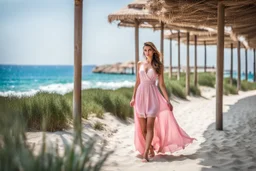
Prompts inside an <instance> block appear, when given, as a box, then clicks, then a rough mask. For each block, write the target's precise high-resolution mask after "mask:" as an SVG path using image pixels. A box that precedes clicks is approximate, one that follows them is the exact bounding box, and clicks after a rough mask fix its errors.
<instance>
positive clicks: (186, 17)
mask: <svg viewBox="0 0 256 171" xmlns="http://www.w3.org/2000/svg"><path fill="white" fill-rule="evenodd" d="M218 2H219V1H218V0H191V1H188V0H149V1H148V2H147V4H146V6H145V7H146V8H147V9H149V10H150V11H151V13H152V15H154V16H155V17H158V19H159V20H161V21H163V22H165V23H169V24H174V25H177V26H182V27H184V26H185V27H191V26H193V27H210V28H212V29H215V30H216V28H217V7H218ZM221 2H222V3H223V4H224V5H225V26H228V27H230V28H231V33H230V35H231V37H232V39H233V40H235V41H237V40H238V39H239V36H243V37H244V39H245V40H246V42H245V41H244V42H243V41H242V42H243V43H244V45H245V46H247V48H248V47H251V48H256V19H255V18H256V0H239V1H234V0H222V1H221ZM240 40H241V39H240Z"/></svg>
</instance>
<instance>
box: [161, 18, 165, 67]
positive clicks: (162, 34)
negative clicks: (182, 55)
mask: <svg viewBox="0 0 256 171" xmlns="http://www.w3.org/2000/svg"><path fill="white" fill-rule="evenodd" d="M160 36H161V42H160V52H161V55H162V63H163V66H164V23H163V22H162V21H161V35H160Z"/></svg>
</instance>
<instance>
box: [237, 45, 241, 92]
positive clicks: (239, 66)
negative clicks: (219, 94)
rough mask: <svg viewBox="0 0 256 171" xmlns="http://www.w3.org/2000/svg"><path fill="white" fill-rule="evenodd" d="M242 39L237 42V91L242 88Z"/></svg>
mask: <svg viewBox="0 0 256 171" xmlns="http://www.w3.org/2000/svg"><path fill="white" fill-rule="evenodd" d="M240 46H241V43H240V41H238V42H237V91H239V90H240V89H241V53H240Z"/></svg>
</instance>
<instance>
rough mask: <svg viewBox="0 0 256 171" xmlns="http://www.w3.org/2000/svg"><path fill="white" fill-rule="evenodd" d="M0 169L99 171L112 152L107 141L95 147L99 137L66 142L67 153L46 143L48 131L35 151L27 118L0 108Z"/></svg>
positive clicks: (13, 170)
mask: <svg viewBox="0 0 256 171" xmlns="http://www.w3.org/2000/svg"><path fill="white" fill-rule="evenodd" d="M0 115H1V117H0V170H3V171H4V170H6V171H7V170H8V171H17V170H18V171H21V170H22V171H31V170H42V171H43V170H52V171H53V170H54V171H70V170H73V171H99V170H101V168H102V166H103V164H104V162H105V161H106V159H107V158H108V157H109V155H110V154H111V153H112V151H106V150H105V144H103V145H102V147H101V148H96V142H97V141H98V140H97V139H96V137H93V138H91V139H89V140H88V141H86V142H84V143H82V144H80V145H77V144H74V142H75V140H74V141H73V143H71V144H64V154H59V150H58V146H57V145H55V144H54V145H53V144H47V143H46V139H45V134H43V141H42V147H41V150H40V151H39V152H38V153H37V154H34V151H33V148H31V145H29V144H27V142H26V134H25V131H26V120H25V119H24V117H23V116H22V115H19V114H18V113H15V112H10V113H3V112H2V111H0Z"/></svg>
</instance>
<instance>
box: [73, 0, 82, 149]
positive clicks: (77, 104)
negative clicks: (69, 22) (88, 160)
mask: <svg viewBox="0 0 256 171" xmlns="http://www.w3.org/2000/svg"><path fill="white" fill-rule="evenodd" d="M74 13H75V14H74V17H75V18H74V34H75V35H74V39H75V40H74V92H73V124H74V134H75V136H74V137H75V139H74V141H75V143H77V144H81V143H82V138H81V111H82V105H81V104H82V103H81V88H82V85H81V83H82V81H81V80H82V37H83V35H82V30H83V28H82V27H83V0H75V9H74Z"/></svg>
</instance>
